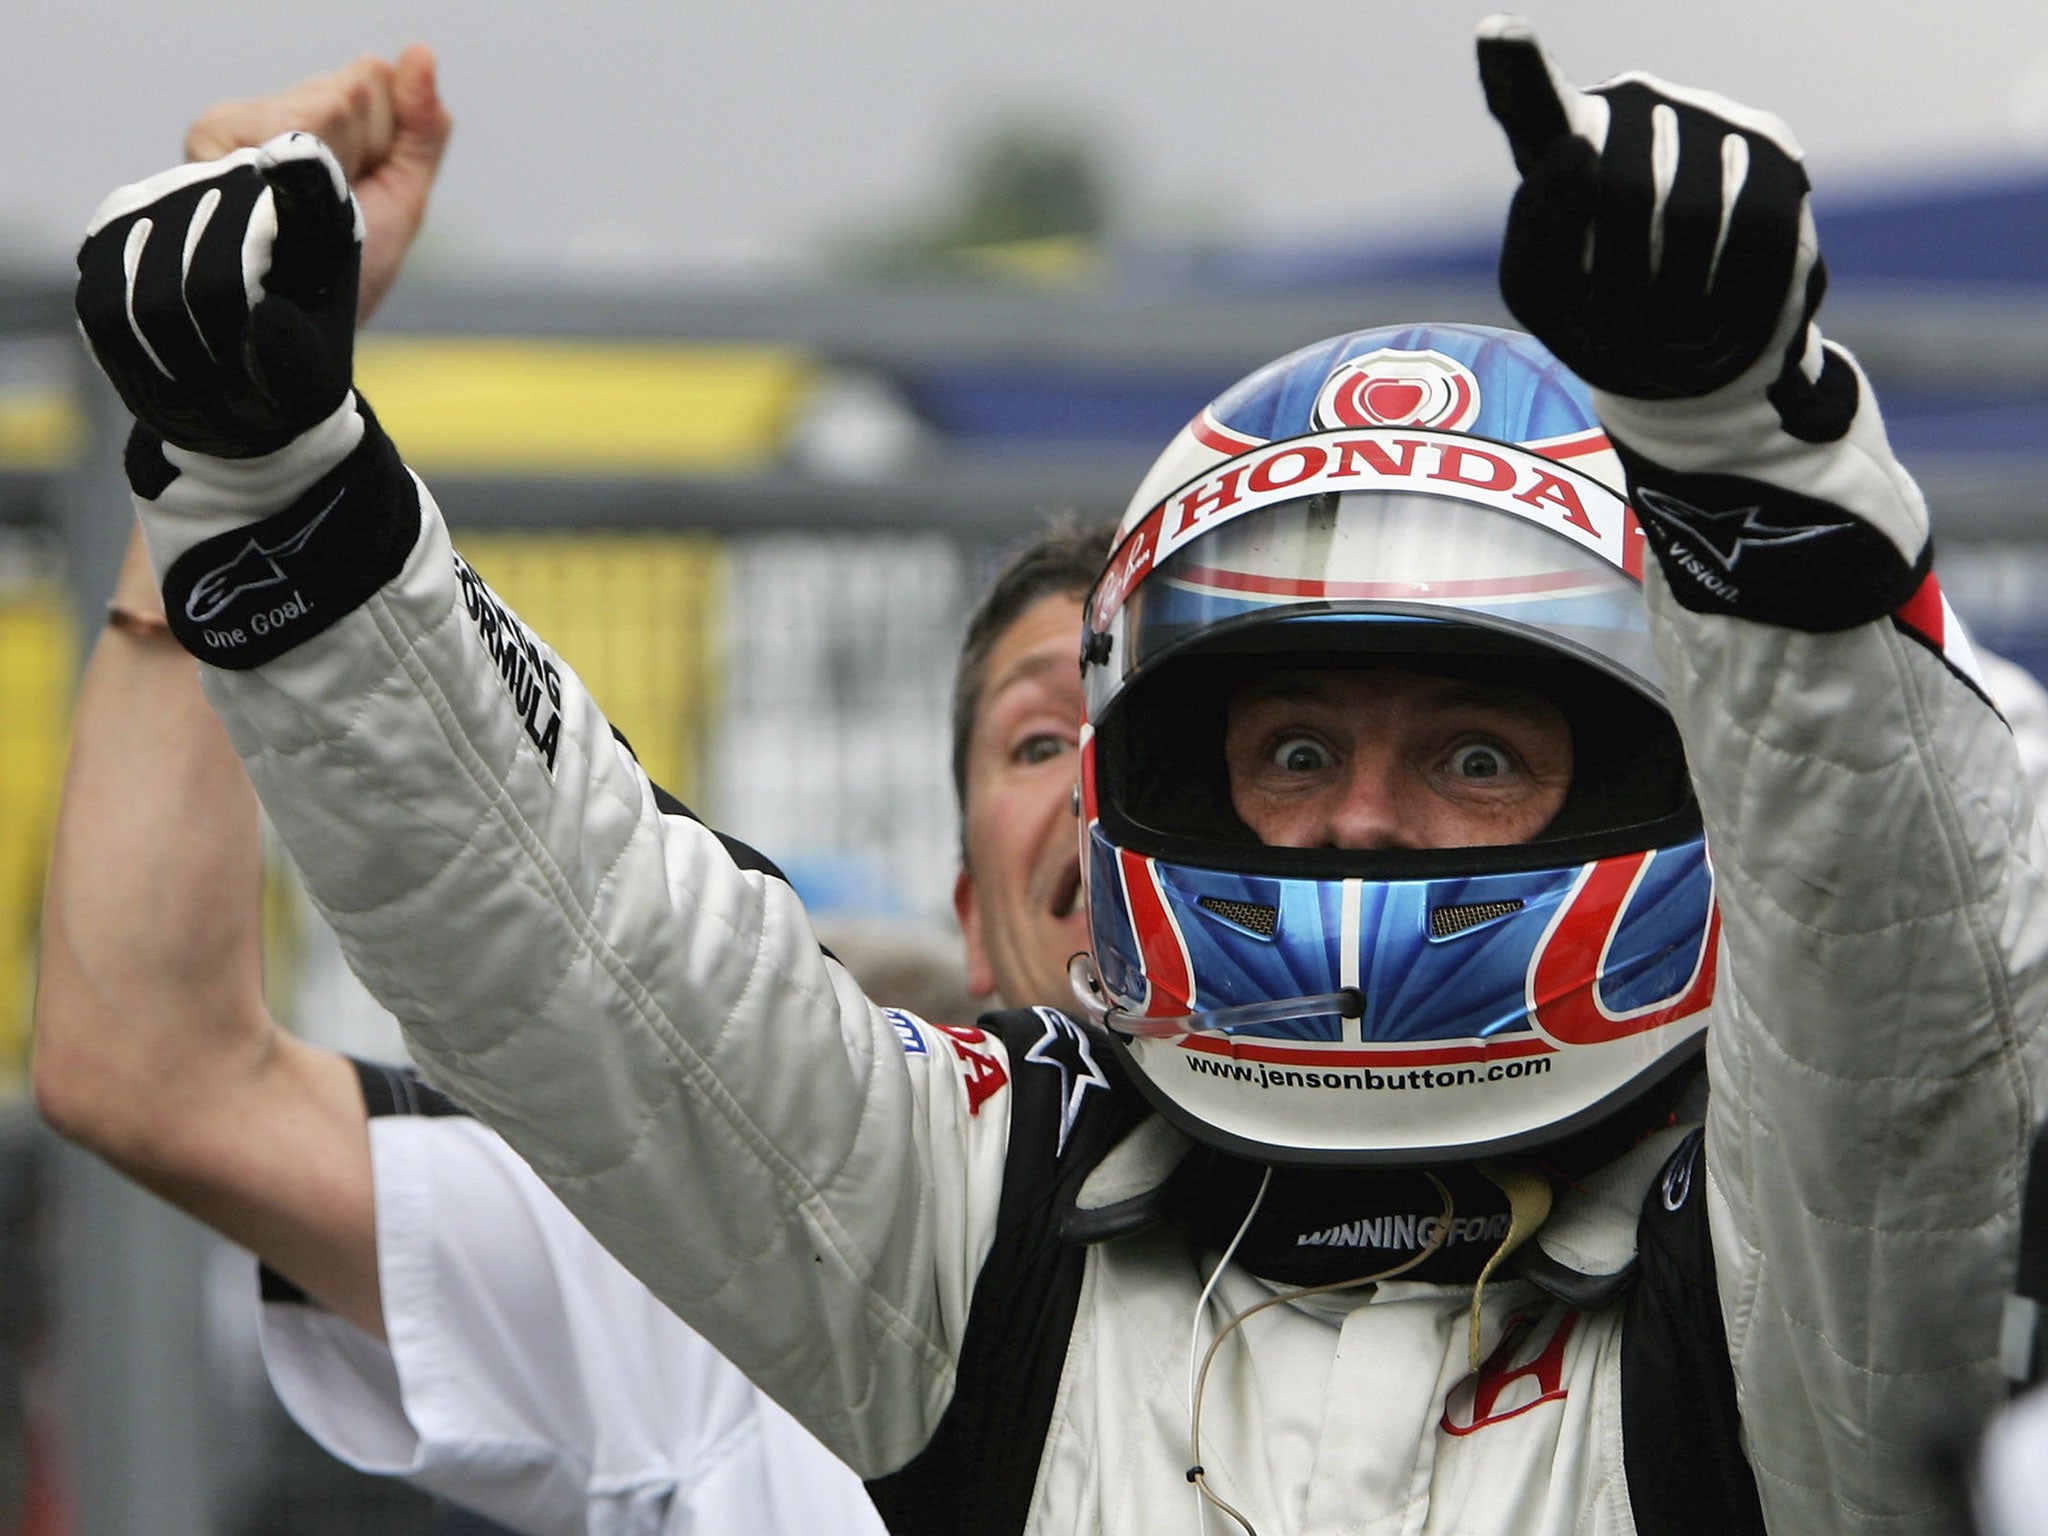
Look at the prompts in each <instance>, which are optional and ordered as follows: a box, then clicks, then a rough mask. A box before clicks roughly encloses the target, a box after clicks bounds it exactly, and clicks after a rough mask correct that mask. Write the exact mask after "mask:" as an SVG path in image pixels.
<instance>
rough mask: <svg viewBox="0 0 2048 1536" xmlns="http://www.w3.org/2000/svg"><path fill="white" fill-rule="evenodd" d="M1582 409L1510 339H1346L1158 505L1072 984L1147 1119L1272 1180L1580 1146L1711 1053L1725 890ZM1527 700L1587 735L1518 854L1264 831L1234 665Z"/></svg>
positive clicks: (1112, 589)
mask: <svg viewBox="0 0 2048 1536" xmlns="http://www.w3.org/2000/svg"><path fill="white" fill-rule="evenodd" d="M1621 484H1622V478H1621V474H1620V467H1619V463H1618V460H1617V458H1616V456H1615V454H1614V452H1613V449H1612V447H1611V445H1610V444H1609V443H1608V441H1607V438H1606V435H1605V433H1604V432H1603V431H1602V429H1601V427H1600V425H1599V422H1598V420H1597V418H1596V417H1595V415H1594V413H1593V408H1592V402H1591V399H1590V397H1589V395H1588V393H1587V391H1586V389H1585V387H1584V385H1582V384H1581V383H1580V382H1579V381H1578V380H1577V379H1576V378H1575V377H1573V376H1572V375H1571V374H1570V373H1568V372H1567V371H1566V370H1565V369H1564V367H1563V366H1562V365H1561V364H1560V363H1558V362H1557V360H1556V359H1555V358H1553V357H1552V356H1551V355H1550V354H1549V353H1548V352H1547V351H1545V350H1544V349H1543V347H1542V346H1541V345H1540V344H1538V343H1537V342H1536V341H1534V340H1533V339H1531V338H1530V337H1527V336H1523V335H1519V334H1516V333H1513V332H1508V331H1501V330H1494V329H1491V328H1487V327H1481V326H1468V325H1417V326H1407V327H1398V328H1392V329H1383V330H1373V331H1362V332H1357V333H1354V334H1352V335H1349V336H1342V337H1338V338H1335V339H1333V340H1330V341H1326V342H1322V343H1319V344H1317V345H1315V346H1311V347H1307V348H1304V349H1302V350H1301V351H1299V352H1296V353H1293V354H1291V355H1290V356H1288V357H1284V358H1282V359H1280V360H1279V361H1278V362H1275V363H1272V364H1269V365H1268V366H1266V367H1265V368H1262V369H1260V370H1259V371H1258V372H1256V373H1254V374H1252V375H1251V376H1250V377H1248V378H1246V379H1245V380H1243V381H1242V382H1240V383H1239V384H1237V385H1235V386H1233V387H1232V388H1231V389H1230V390H1228V391H1226V392H1225V393H1224V394H1223V395H1222V396H1221V397H1220V398H1219V399H1217V400H1216V401H1215V403H1213V404H1212V405H1210V406H1208V407H1207V408H1206V409H1204V410H1203V411H1202V412H1201V414H1200V415H1198V416H1197V417H1196V418H1195V420H1194V421H1192V422H1190V423H1189V424H1188V426H1187V427H1186V428H1185V429H1183V431H1182V432H1181V433H1180V434H1179V436H1178V437H1177V438H1176V439H1175V440H1174V442H1173V443H1172V444H1171V445H1169V446H1168V448H1167V450H1166V452H1165V453H1164V454H1162V455H1161V456H1160V458H1159V460H1158V462H1157V463H1156V464H1155V465H1154V466H1153V468H1152V470H1151V471H1150V473H1149V474H1148V475H1147V476H1146V478H1145V480H1144V482H1143V484H1142V485H1141V486H1140V488H1139V491H1138V494H1137V495H1136V497H1134V499H1133V500H1132V502H1131V505H1130V508H1129V509H1128V511H1127V512H1126V513H1125V516H1124V519H1123V522H1122V524H1121V526H1120V528H1119V531H1118V538H1117V546H1116V549H1115V551H1114V553H1113V554H1112V556H1111V558H1110V561H1109V564H1108V565H1107V567H1106V568H1105V569H1104V572H1103V575H1102V578H1101V580H1100V581H1099V582H1098V584H1097V586H1096V588H1095V591H1094V592H1093V593H1092V594H1091V596H1090V598H1089V603H1088V611H1087V634H1086V638H1085V640H1084V646H1083V661H1082V670H1083V678H1084V684H1085V689H1086V695H1087V719H1086V722H1085V724H1084V727H1083V733H1082V760H1081V770H1082V787H1081V793H1082V820H1083V831H1082V838H1083V852H1082V864H1083V869H1084V871H1085V877H1086V881H1087V905H1088V915H1089V926H1090V931H1091V937H1092V951H1093V953H1092V958H1091V959H1089V960H1086V961H1083V962H1077V967H1076V983H1077V991H1078V992H1079V993H1080V994H1081V996H1082V1000H1083V1002H1084V1005H1086V1006H1088V1007H1089V1008H1090V1011H1091V1012H1092V1013H1093V1014H1094V1015H1095V1017H1097V1018H1098V1019H1099V1020H1101V1021H1102V1022H1103V1023H1105V1024H1106V1025H1107V1026H1108V1028H1109V1030H1110V1033H1111V1039H1112V1042H1113V1044H1114V1048H1115V1050H1116V1051H1117V1052H1118V1054H1119V1055H1120V1056H1121V1057H1122V1058H1123V1060H1124V1062H1125V1064H1126V1066H1127V1067H1128V1068H1129V1069H1130V1070H1131V1072H1132V1074H1133V1076H1134V1078H1135V1079H1136V1081H1137V1082H1138V1083H1139V1084H1140V1085H1141V1086H1142V1087H1143V1089H1144V1091H1145V1092H1146V1093H1147V1095H1148V1096H1149V1097H1150V1098H1151V1099H1152V1101H1153V1103H1154V1104H1155V1106H1156V1107H1157V1108H1158V1109H1159V1110H1160V1111H1161V1112H1162V1113H1163V1114H1164V1115H1166V1116H1167V1118H1169V1119H1170V1120H1172V1121H1174V1122H1175V1123H1176V1124H1178V1125H1179V1126H1180V1127H1181V1128H1182V1129H1184V1130H1186V1131H1187V1132H1188V1133H1189V1134H1191V1135H1193V1136H1195V1137H1196V1138H1198V1139H1200V1140H1204V1141H1207V1142H1209V1143H1211V1144H1213V1145H1218V1146H1221V1147H1223V1148H1224V1149H1225V1150H1228V1151H1231V1152H1235V1153H1239V1154H1243V1155H1248V1156H1252V1157H1255V1158H1258V1159H1261V1160H1265V1161H1273V1162H1283V1163H1319V1162H1320V1163H1346V1162H1349V1163H1364V1164H1382V1165H1421V1164H1428V1163H1440V1162H1446V1161H1463V1160H1469V1159H1472V1158H1478V1157H1484V1156H1492V1155H1498V1154H1502V1153H1507V1152H1512V1151H1516V1150H1519V1149H1524V1148H1528V1147H1532V1146H1536V1145H1541V1144H1545V1143H1549V1142H1554V1141H1557V1140H1559V1139H1561V1138H1563V1137H1564V1136H1566V1135H1569V1134H1571V1133H1572V1132H1574V1131H1576V1130H1578V1129H1580V1128H1582V1127H1585V1126H1588V1125H1591V1124H1593V1123H1594V1122H1596V1121H1598V1120H1601V1119H1603V1118H1604V1117H1606V1116H1607V1115H1609V1114H1611V1113H1613V1112H1614V1111H1616V1110H1617V1109H1619V1108H1621V1107H1623V1106H1624V1105H1627V1104H1629V1103H1631V1102H1632V1101H1634V1100H1635V1099H1637V1098H1639V1097H1640V1096H1642V1095H1643V1094H1645V1093H1647V1092H1648V1091H1649V1090H1650V1089H1651V1088H1653V1087H1654V1086H1656V1085H1657V1084H1658V1083H1660V1082H1661V1081H1663V1080H1664V1079H1666V1078H1667V1077H1668V1076H1669V1075H1670V1073H1671V1072H1672V1071H1674V1070H1675V1069H1676V1068H1677V1067H1679V1066H1680V1065H1682V1064H1683V1063H1684V1062H1686V1061H1687V1060H1689V1059H1691V1058H1692V1057H1693V1056H1694V1055H1696V1054H1697V1052H1698V1050H1699V1047H1700V1044H1701V1037H1702V1032H1703V1031H1704V1029H1705V1026H1706V1012H1705V1010H1706V1006H1707V1003H1708V1002H1709V1000H1710V999H1711V997H1712V995H1713V989H1714V972H1715V938H1716V934H1717V931H1718V920H1717V916H1716V913H1715V908H1714V900H1713V876H1712V871H1711V868H1710V866H1709V864H1708V861H1707V855H1706V848H1705V844H1704V842H1703V839H1702V837H1701V833H1700V825H1699V815H1698V809H1697V807H1696V805H1695V804H1694V802H1693V799H1692V794H1691V789H1690V785H1689V783H1688V781H1687V779H1686V775H1685V765H1684V757H1683V753H1682V750H1681V749H1680V747H1679V744H1678V737H1677V732H1676V730H1675V729H1674V727H1673V725H1672V722H1671V718H1670V715H1669V712H1668V711H1667V710H1666V708H1665V707H1664V704H1663V697H1662V691H1661V688H1660V685H1659V683H1658V681H1657V675H1656V669H1655V665H1654V663H1653V661H1652V658H1651V654H1650V638H1649V628H1648V616H1647V612H1646V610H1645V607H1644V604H1643V598H1642V590H1641V587H1642V562H1643V544H1642V535H1641V533H1640V531H1639V529H1638V528H1637V526H1636V523H1635V519H1634V517H1633V515H1632V514H1631V513H1630V511H1629V509H1628V506H1627V503H1626V501H1625V500H1624V498H1623V495H1622V494H1621V493H1620V492H1619V491H1618V490H1617V489H1615V488H1616V487H1619V486H1620V485H1621ZM1361 665H1379V666H1394V667H1398V668H1402V669H1408V670H1414V671H1421V672H1427V673H1431V674H1449V675H1454V676H1470V677H1473V678H1476V679H1480V680H1491V681H1510V682H1515V683H1517V684H1519V685H1521V686H1524V687H1533V688H1535V689H1537V690H1538V691H1540V692H1541V693H1542V694H1543V695H1544V696H1545V697H1546V698H1548V699H1550V700H1551V701H1552V702H1554V703H1555V704H1556V705H1557V706H1558V708H1559V709H1560V710H1561V711H1562V713H1563V715H1564V717H1565V719H1566V720H1567V722H1568V723H1569V725H1570V728H1571V733H1572V748H1573V772H1572V781H1571V786H1570V789H1569V790H1568V791H1567V793H1566V795H1565V799H1564V806H1563V809H1562V810H1561V811H1560V812H1559V813H1558V814H1557V815H1556V817H1555V818H1554V819H1553V820H1552V821H1551V822H1550V824H1549V825H1548V826H1547V827H1546V828H1545V829H1544V830H1543V831H1542V832H1541V833H1539V835H1538V836H1537V837H1536V838H1535V839H1534V840H1533V841H1530V842H1526V843H1518V844H1514V845H1512V846H1504V847H1482V848H1455V849H1376V850H1363V851H1360V850H1345V849H1334V848H1319V849H1295V848H1275V847H1268V846H1264V845H1262V844H1260V843H1259V841H1258V840H1257V839H1256V838H1255V837H1253V836H1252V835H1251V834H1250V831H1249V829H1248V828H1247V827H1246V826H1245V825H1244V823H1243V822H1242V821H1241V820H1239V819H1238V818H1237V816H1236V814H1235V812H1234V811H1233V809H1232V808H1231V799H1230V787H1229V784H1228V782H1227V777H1226V775H1225V771H1224V766H1223V753H1222V736H1223V729H1224V721H1225V716H1226V708H1227V706H1226V700H1227V698H1228V696H1229V694H1230V691H1231V687H1232V685H1233V682H1234V680H1236V679H1241V678H1243V677H1245V676H1247V675H1248V674H1254V673H1258V672H1261V671H1265V670H1270V669H1284V670H1304V669H1309V670H1313V669H1327V668H1342V667H1347V666H1349V667H1357V666H1361Z"/></svg>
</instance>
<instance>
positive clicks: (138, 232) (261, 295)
mask: <svg viewBox="0 0 2048 1536" xmlns="http://www.w3.org/2000/svg"><path fill="white" fill-rule="evenodd" d="M362 241H363V225H362V219H361V216H360V215H359V213H358V212H357V209H356V205H355V202H354V199H353V198H351V197H350V195H349V190H348V183H347V181H346V180H345V179H344V178H343V176H342V173H341V169H340V167H339V166H338V165H336V164H335V162H334V158H333V156H331V155H330V154H329V153H328V152H327V150H326V148H325V146H323V145H322V144H321V143H320V141H319V140H318V139H316V138H314V137H312V136H311V135H310V134H304V133H287V134H282V135H280V136H278V137H277V138H274V139H272V140H270V141H269V142H268V143H265V144H263V145H261V146H259V147H257V148H255V149H242V150H237V151H235V152H234V153H233V154H231V155H227V156H224V157H223V158H221V159H219V160H213V161H209V162H207V163H205V164H201V165H184V166H179V167H178V168H177V169H175V170H169V171H165V172H163V173H162V174H161V175H158V176H152V177H151V178H149V179H148V180H147V181H139V182H136V183H133V184H132V185H130V186H126V187H122V188H120V189H119V190H118V191H116V192H114V193H113V194H112V195H111V196H110V197H108V198H107V200H106V201H105V202H104V203H102V204H101V205H100V207H99V210H98V212H96V213H95V214H94V215H93V219H92V223H91V225H90V227H89V228H88V230H87V232H86V238H85V243H84V245H82V246H81V247H80V248H79V252H78V294H77V308H78V318H79V323H80V325H81V326H82V327H83V329H84V331H85V338H86V341H87V342H88V343H89V344H90V345H91V347H92V350H93V354H94V356H95V357H97V358H98V360H99V364H100V367H101V368H102V369H104V370H105V372H106V375H107V377H108V378H109V379H110V380H112V381H113V385H114V388H115V389H116V390H118V391H119V392H120V395H121V398H122V400H123V401H124V402H126V404H127V406H128V409H129V410H130V411H132V412H133V413H134V415H135V418H136V420H137V421H138V422H139V423H140V424H141V425H142V426H144V427H146V428H148V429H150V430H151V431H153V432H155V433H157V434H158V435H159V436H161V437H162V438H163V439H164V441H166V442H168V443H172V444H175V445H176V446H178V447H180V448H187V449H191V450H193V451H194V452H198V453H204V454H209V455H212V456H214V457H216V458H227V459H245V458H254V457H257V456H259V455H262V454H268V453H272V452H275V451H276V450H277V449H279V448H282V447H283V446H284V445H285V444H287V443H289V442H291V441H292V439H294V438H296V437H298V436H299V435H300V434H301V433H302V432H304V431H306V430H307V429H308V428H309V427H312V426H315V425H317V424H318V423H320V422H321V421H323V420H325V419H326V418H327V417H329V416H331V415H333V414H334V412H335V411H336V409H337V408H338V407H340V405H341V404H342V403H343V401H344V400H346V399H347V397H348V391H349V383H350V378H351V369H352V366H353V360H354V346H355V310H356V277H357V268H358V265H359V263H360V261H361V256H362Z"/></svg>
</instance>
